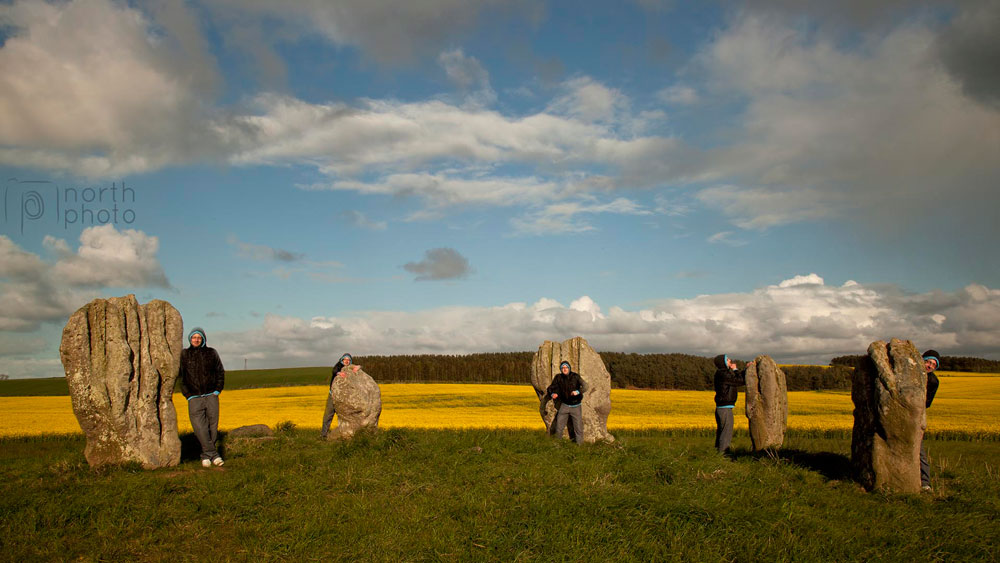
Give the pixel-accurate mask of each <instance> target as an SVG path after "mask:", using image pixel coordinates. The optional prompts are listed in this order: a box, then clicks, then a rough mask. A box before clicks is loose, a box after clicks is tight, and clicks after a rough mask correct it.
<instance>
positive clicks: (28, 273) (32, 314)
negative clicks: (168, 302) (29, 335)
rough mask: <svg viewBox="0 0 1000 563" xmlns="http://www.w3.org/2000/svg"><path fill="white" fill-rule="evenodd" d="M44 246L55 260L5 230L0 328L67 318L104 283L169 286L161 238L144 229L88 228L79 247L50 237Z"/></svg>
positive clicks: (0, 255) (25, 328)
mask: <svg viewBox="0 0 1000 563" xmlns="http://www.w3.org/2000/svg"><path fill="white" fill-rule="evenodd" d="M44 245H45V247H46V248H47V249H48V250H49V251H50V252H52V253H53V254H54V255H55V257H56V261H55V263H49V262H46V261H44V260H42V259H41V258H40V257H39V256H38V255H36V254H33V253H30V252H26V251H25V250H23V249H21V248H20V247H19V246H18V245H17V244H15V243H14V242H13V241H12V240H11V239H10V238H8V237H6V236H3V235H0V331H19V332H30V331H34V330H37V329H38V328H39V326H40V325H41V324H42V323H45V322H53V321H65V320H66V319H67V318H69V315H70V314H71V313H73V312H74V311H75V310H76V309H78V308H80V307H81V306H83V305H84V304H86V303H87V302H88V301H90V300H91V299H94V298H95V297H97V296H98V295H99V293H100V289H102V288H140V287H162V288H169V287H170V282H169V281H168V280H167V277H166V275H165V274H164V272H163V267H162V266H161V265H160V263H159V260H158V259H157V257H156V253H157V252H158V250H159V241H158V239H157V238H156V237H155V236H149V235H147V234H145V233H144V232H142V231H135V230H131V229H127V230H124V231H121V232H119V231H117V230H115V228H114V226H112V225H104V226H100V227H88V228H86V229H84V230H83V232H82V233H80V246H79V248H78V249H77V250H76V252H73V251H72V249H70V247H69V245H68V244H67V243H66V241H64V240H62V239H56V238H54V237H51V236H47V237H46V238H45V240H44Z"/></svg>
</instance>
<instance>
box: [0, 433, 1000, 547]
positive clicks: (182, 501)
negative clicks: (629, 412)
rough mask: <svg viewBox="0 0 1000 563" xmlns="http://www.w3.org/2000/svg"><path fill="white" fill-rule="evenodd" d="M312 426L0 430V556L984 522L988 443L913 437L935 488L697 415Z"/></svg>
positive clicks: (989, 496)
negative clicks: (16, 435) (136, 456)
mask: <svg viewBox="0 0 1000 563" xmlns="http://www.w3.org/2000/svg"><path fill="white" fill-rule="evenodd" d="M315 434H316V433H315V432H314V431H306V430H294V429H292V430H286V431H283V432H280V433H279V434H278V436H277V438H276V439H274V440H271V441H263V442H260V441H256V442H255V441H242V442H241V441H235V440H234V441H232V442H229V443H226V442H225V441H224V451H225V455H226V457H227V462H226V466H225V467H224V468H223V469H202V468H201V467H200V465H199V464H198V462H197V461H196V460H195V458H196V452H195V451H194V450H193V448H192V446H193V445H194V442H193V440H192V439H191V436H184V437H183V439H184V443H185V449H186V451H185V461H184V462H183V463H182V464H181V465H180V466H179V467H177V468H170V469H164V470H158V471H142V470H140V469H138V468H136V467H120V468H111V469H104V470H100V471H92V470H91V469H89V468H88V466H87V465H86V463H85V461H84V459H83V455H82V449H83V444H84V442H83V439H82V438H80V437H66V436H64V437H45V438H42V439H6V440H0V474H2V476H3V478H2V480H0V526H2V530H0V531H2V533H0V558H2V559H4V560H11V561H20V560H26V559H27V560H38V559H42V560H69V559H83V560H131V559H139V560H191V559H203V558H206V557H209V556H214V557H221V558H228V559H237V560H258V559H272V560H275V559H277V560H320V559H322V560H340V561H370V560H375V561H453V560H465V561H472V560H475V561H480V560H497V561H513V560H518V561H573V560H589V561H660V560H698V561H702V560H707V561H719V560H724V561H732V560H741V561H747V560H764V561H791V560H795V561H812V560H826V561H831V560H838V561H839V560H875V559H878V560H883V559H887V560H900V561H904V560H905V561H929V560H948V561H952V560H991V559H993V558H995V557H996V556H995V554H996V553H997V550H998V545H997V540H998V538H1000V523H998V522H1000V520H998V519H997V516H998V513H1000V480H998V467H997V461H996V460H997V459H1000V443H996V442H980V441H954V440H953V441H935V440H929V441H928V449H929V451H930V453H931V457H932V460H933V464H934V487H935V492H934V493H932V494H921V495H884V494H880V493H866V492H864V491H863V490H861V489H860V488H859V487H858V486H857V485H856V484H854V483H852V482H851V481H850V480H849V478H848V475H847V471H848V461H847V455H848V449H849V441H845V440H843V439H826V438H811V437H801V436H796V435H794V433H793V434H792V435H790V436H789V438H788V440H787V447H786V449H785V450H783V453H782V454H781V455H780V456H778V457H768V456H755V455H751V454H750V453H749V452H748V451H746V450H745V449H737V450H736V455H735V456H734V460H733V461H729V460H726V459H723V458H721V457H720V456H717V455H716V454H715V453H714V452H713V451H712V449H711V436H710V434H709V433H704V432H702V433H692V432H678V433H664V432H641V433H625V432H620V433H619V438H620V439H619V442H618V443H617V444H615V445H585V446H583V447H577V446H576V445H574V444H571V443H569V442H566V441H552V440H550V439H548V438H547V437H546V436H544V435H543V434H542V433H540V432H530V431H464V432H460V431H416V430H398V429H397V430H388V431H383V432H380V433H378V434H375V435H361V436H359V437H358V438H357V439H355V441H353V442H350V443H325V442H320V441H319V440H318V439H317V437H316V435H315ZM747 443H748V440H747V439H746V438H739V439H738V440H737V446H740V447H743V448H745V447H746V445H747Z"/></svg>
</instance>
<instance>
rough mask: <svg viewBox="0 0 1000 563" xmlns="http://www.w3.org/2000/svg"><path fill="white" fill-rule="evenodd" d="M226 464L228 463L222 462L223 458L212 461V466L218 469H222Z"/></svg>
mask: <svg viewBox="0 0 1000 563" xmlns="http://www.w3.org/2000/svg"><path fill="white" fill-rule="evenodd" d="M224 463H226V462H224V461H222V458H221V457H216V458H215V459H213V460H212V465H214V466H216V467H222V464H224Z"/></svg>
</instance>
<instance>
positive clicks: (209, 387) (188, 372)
mask: <svg viewBox="0 0 1000 563" xmlns="http://www.w3.org/2000/svg"><path fill="white" fill-rule="evenodd" d="M195 332H199V333H201V346H199V347H197V348H195V347H193V346H188V347H187V348H185V349H183V350H181V371H180V380H181V393H183V394H184V398H186V399H190V398H191V397H195V396H198V395H208V394H209V393H214V392H215V391H219V392H221V391H222V387H223V385H224V384H225V381H226V370H225V369H224V368H223V367H222V360H221V359H220V358H219V353H218V352H216V351H215V348H209V347H208V337H207V336H205V331H204V330H202V329H200V328H197V327H195V328H194V329H193V330H192V331H191V332H190V333H189V334H188V343H190V342H191V335H192V334H194V333H195Z"/></svg>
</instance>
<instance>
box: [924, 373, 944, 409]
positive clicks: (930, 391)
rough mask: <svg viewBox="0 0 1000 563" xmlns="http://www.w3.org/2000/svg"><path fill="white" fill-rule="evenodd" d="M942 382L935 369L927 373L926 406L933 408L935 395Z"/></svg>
mask: <svg viewBox="0 0 1000 563" xmlns="http://www.w3.org/2000/svg"><path fill="white" fill-rule="evenodd" d="M940 383H941V382H940V381H938V376H937V375H935V374H934V372H933V371H932V372H930V373H928V374H927V405H926V406H925V408H928V409H929V408H931V403H932V402H933V401H934V395H935V394H936V393H937V388H938V385H939V384H940Z"/></svg>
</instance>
